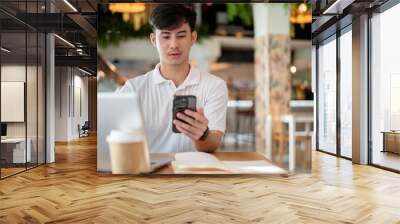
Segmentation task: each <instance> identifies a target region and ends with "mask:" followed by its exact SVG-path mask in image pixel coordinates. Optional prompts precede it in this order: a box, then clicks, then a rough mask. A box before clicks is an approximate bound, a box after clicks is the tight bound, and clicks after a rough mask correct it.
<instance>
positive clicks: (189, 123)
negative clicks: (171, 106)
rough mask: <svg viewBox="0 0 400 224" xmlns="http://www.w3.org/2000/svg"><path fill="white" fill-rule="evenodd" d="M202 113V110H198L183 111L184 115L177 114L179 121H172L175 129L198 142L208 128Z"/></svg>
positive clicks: (206, 120)
mask: <svg viewBox="0 0 400 224" xmlns="http://www.w3.org/2000/svg"><path fill="white" fill-rule="evenodd" d="M202 111H203V108H198V112H195V111H191V110H185V111H184V113H178V114H177V118H178V119H179V120H174V124H175V126H176V128H177V129H178V130H179V131H180V132H181V133H183V134H185V135H187V136H188V137H189V138H191V139H193V140H196V141H197V140H199V139H200V138H201V137H202V136H203V135H204V133H205V131H206V130H207V127H208V119H207V118H206V117H205V116H204V113H203V112H202Z"/></svg>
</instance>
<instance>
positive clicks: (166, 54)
mask: <svg viewBox="0 0 400 224" xmlns="http://www.w3.org/2000/svg"><path fill="white" fill-rule="evenodd" d="M150 39H151V43H152V44H153V46H155V47H157V51H158V54H159V56H160V61H161V62H162V63H165V64H168V65H181V64H183V63H187V62H188V60H189V53H190V48H191V47H192V45H193V44H194V43H195V42H196V39H197V33H196V31H194V32H190V26H189V24H188V23H186V22H185V23H182V24H181V25H180V26H179V27H178V28H176V29H173V30H159V29H156V31H155V33H151V34H150Z"/></svg>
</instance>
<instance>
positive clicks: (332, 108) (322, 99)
mask: <svg viewBox="0 0 400 224" xmlns="http://www.w3.org/2000/svg"><path fill="white" fill-rule="evenodd" d="M332 39H333V40H331V41H329V42H327V43H325V44H323V45H320V46H319V48H318V62H317V63H318V105H317V106H318V149H319V150H322V151H326V152H330V153H336V39H335V37H333V38H332Z"/></svg>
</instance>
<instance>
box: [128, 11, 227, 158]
mask: <svg viewBox="0 0 400 224" xmlns="http://www.w3.org/2000/svg"><path fill="white" fill-rule="evenodd" d="M195 21H196V14H195V12H194V11H193V10H192V9H190V8H188V7H186V6H185V5H182V4H161V5H159V6H158V7H157V8H155V9H154V10H153V12H152V14H151V17H150V23H151V25H152V27H153V32H152V33H151V34H150V40H151V43H152V44H153V46H154V47H156V48H157V51H158V54H159V57H160V63H159V64H157V66H156V67H155V68H154V70H152V71H150V72H148V73H146V74H145V75H141V76H138V77H135V78H133V79H130V80H128V81H127V82H126V83H125V85H124V86H123V88H122V89H121V92H132V91H133V92H135V93H137V94H138V96H139V99H140V103H141V106H142V114H143V117H144V126H145V131H146V135H147V139H148V143H149V149H150V152H185V151H196V150H197V151H202V152H213V151H215V150H216V149H217V148H218V146H219V145H220V142H221V139H222V136H223V134H224V132H225V127H226V107H227V101H228V91H227V87H226V84H225V82H224V80H222V79H220V78H218V77H216V76H214V75H211V74H209V73H206V72H201V71H200V70H199V69H197V68H195V67H193V66H191V65H190V64H189V53H190V49H191V47H192V46H193V44H194V43H195V42H196V40H197V33H196V31H194V26H195ZM174 95H195V96H196V98H197V109H196V112H193V111H190V110H186V111H184V113H178V115H177V117H178V118H179V119H180V120H183V121H185V122H187V124H185V123H184V122H182V121H179V120H172V108H173V105H172V102H173V98H174ZM173 124H175V125H176V127H177V129H178V130H179V131H180V132H181V133H180V134H177V133H174V132H173V131H172V125H173Z"/></svg>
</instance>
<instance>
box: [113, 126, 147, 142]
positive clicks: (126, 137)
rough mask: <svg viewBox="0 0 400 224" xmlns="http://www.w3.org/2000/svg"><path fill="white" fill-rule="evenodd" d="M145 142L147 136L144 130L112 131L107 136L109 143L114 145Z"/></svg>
mask: <svg viewBox="0 0 400 224" xmlns="http://www.w3.org/2000/svg"><path fill="white" fill-rule="evenodd" d="M144 140H145V135H144V133H143V131H142V130H140V129H136V130H133V129H132V130H111V132H110V134H109V135H108V136H107V138H106V141H107V142H113V143H132V142H140V141H144Z"/></svg>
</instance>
